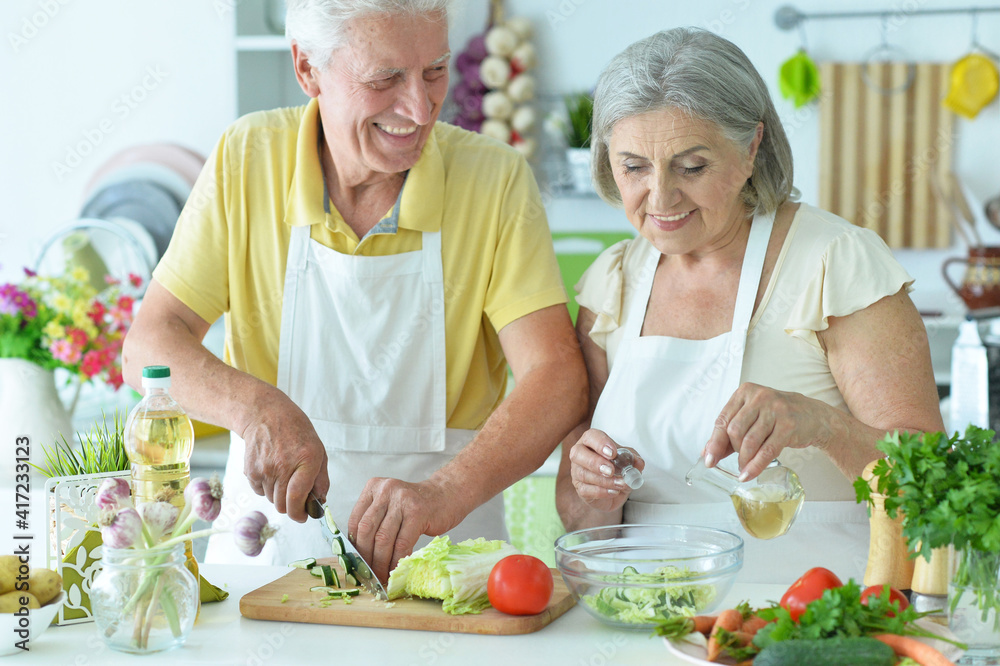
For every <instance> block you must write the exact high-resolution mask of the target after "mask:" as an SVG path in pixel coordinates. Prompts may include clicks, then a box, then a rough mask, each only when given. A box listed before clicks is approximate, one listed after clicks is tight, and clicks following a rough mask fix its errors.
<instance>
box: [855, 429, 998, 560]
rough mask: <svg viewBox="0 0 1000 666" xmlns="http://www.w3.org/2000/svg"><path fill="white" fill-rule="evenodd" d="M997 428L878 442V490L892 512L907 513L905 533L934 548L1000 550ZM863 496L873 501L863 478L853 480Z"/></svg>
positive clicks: (925, 549) (927, 551)
mask: <svg viewBox="0 0 1000 666" xmlns="http://www.w3.org/2000/svg"><path fill="white" fill-rule="evenodd" d="M993 437H994V433H993V431H992V430H983V429H981V428H977V427H976V426H971V425H970V426H969V427H968V429H967V430H966V431H965V435H964V436H960V435H959V434H958V433H957V432H956V433H955V434H954V435H953V436H952V437H951V438H950V439H948V438H946V437H945V435H944V434H943V433H939V432H932V433H922V434H921V433H905V432H904V433H900V432H896V433H894V434H892V435H887V436H886V437H885V438H883V439H882V440H881V441H880V442H879V443H878V445H877V446H878V449H879V450H880V451H882V452H883V453H885V455H886V457H885V458H883V459H882V460H880V461H878V462H877V463H876V464H875V469H874V470H873V475H874V477H875V478H876V480H877V481H876V482H877V488H878V492H879V493H881V494H883V495H885V496H886V499H885V509H886V512H887V513H888V514H889V517H890V518H895V517H896V515H897V512H899V511H902V513H903V516H904V518H903V536H905V537H906V538H907V539H909V541H910V543H911V544H919V550H918V551H917V552H918V554H920V555H923V556H924V558H926V559H928V560H929V559H930V556H931V549H933V548H939V547H941V546H947V545H949V544H953V545H954V546H955V548H956V549H963V548H965V547H966V546H968V547H971V548H973V549H975V550H979V551H984V552H990V553H997V552H1000V483H998V482H997V479H998V478H1000V445H998V444H994V443H993ZM854 489H855V492H856V494H857V498H858V501H859V502H869V503H870V502H871V499H872V498H871V489H870V488H869V486H868V484H867V483H866V482H865V481H864V480H863V479H858V480H857V481H855V482H854Z"/></svg>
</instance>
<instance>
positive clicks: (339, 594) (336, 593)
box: [324, 587, 361, 600]
mask: <svg viewBox="0 0 1000 666" xmlns="http://www.w3.org/2000/svg"><path fill="white" fill-rule="evenodd" d="M359 594H361V590H360V589H358V588H356V587H354V588H351V589H349V590H330V595H329V596H327V597H324V600H326V599H348V598H350V597H356V596H358V595H359Z"/></svg>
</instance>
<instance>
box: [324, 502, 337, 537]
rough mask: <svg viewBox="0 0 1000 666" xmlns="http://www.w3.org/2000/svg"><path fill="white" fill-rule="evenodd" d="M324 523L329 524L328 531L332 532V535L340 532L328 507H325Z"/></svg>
mask: <svg viewBox="0 0 1000 666" xmlns="http://www.w3.org/2000/svg"><path fill="white" fill-rule="evenodd" d="M325 513H326V516H325V517H326V524H327V525H329V526H330V531H331V532H333V535H334V536H337V535H338V534H340V528H339V527H337V522H336V521H335V520H334V519H333V512H332V511H330V507H326V512H325Z"/></svg>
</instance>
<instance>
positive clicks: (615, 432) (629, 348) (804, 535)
mask: <svg viewBox="0 0 1000 666" xmlns="http://www.w3.org/2000/svg"><path fill="white" fill-rule="evenodd" d="M772 226H773V216H768V217H763V216H757V217H756V218H754V221H753V224H752V225H751V230H750V237H749V239H748V241H747V249H746V253H745V255H744V259H743V268H742V270H741V274H740V283H739V290H738V292H737V297H736V306H735V309H734V312H733V328H732V331H730V332H729V333H724V334H722V335H719V336H716V337H714V338H712V339H710V340H685V339H679V338H670V337H664V336H641V335H640V333H641V331H642V323H643V319H644V316H645V312H646V303H647V302H648V300H649V294H650V292H651V290H652V285H653V276H654V274H655V272H656V266H657V264H658V262H659V259H660V253H659V251H657V250H656V248H655V247H653V246H652V245H651V244H650V243H648V242H645V241H643V244H644V251H645V253H646V257H645V261H646V262H647V263H646V270H644V271H642V272H641V274H642V280H643V282H642V283H641V284H640V285H639V286H638V288H637V289H636V290H635V292H634V301H633V303H632V304H631V305H630V307H629V316H628V318H627V319H626V321H625V322H624V324H623V328H624V330H623V337H622V341H621V345H620V347H619V349H618V353H617V355H616V356H615V362H614V366H613V367H612V369H611V373H610V375H609V377H608V382H607V384H606V385H605V387H604V391H603V392H602V393H601V398H600V400H599V401H598V404H597V407H596V409H595V411H594V418H593V421H592V427H594V428H597V429H599V430H603V431H604V432H606V433H607V434H608V435H609V436H610V437H611V438H612V439H613V440H615V441H616V442H618V443H619V444H621V445H623V446H630V447H632V448H634V449H636V450H637V451H639V453H640V454H641V455H642V457H643V459H644V460H645V461H646V468H645V470H644V472H643V476H644V478H645V483H644V484H643V486H642V487H641V488H640V489H639V490H636V491H633V492H632V493H631V495H630V496H629V499H628V501H627V502H626V503H625V507H624V518H623V520H624V522H626V523H678V524H687V525H704V526H710V527H717V528H719V529H723V530H726V531H729V532H732V533H734V534H737V535H739V536H741V537H742V538H743V540H744V545H745V550H744V566H743V570H742V572H741V573H740V580H741V581H743V582H748V583H749V582H769V583H791V582H793V581H794V580H795V579H796V578H798V577H799V576H800V575H801V574H802V573H804V572H805V571H806V570H807V569H809V568H811V567H815V566H823V567H826V568H828V569H831V570H833V571H834V572H836V573H837V574H838V575H839V576H841V577H842V579H843V580H846V579H847V578H849V577H854V578H855V579H856V580H861V578H862V575H863V574H864V569H865V564H866V562H867V557H868V516H867V512H866V510H865V508H864V507H863V506H861V505H858V504H856V503H854V502H846V501H842V502H819V501H809V491H808V488H807V489H806V502H805V504H804V505H803V507H802V510H801V511H800V513H799V515H798V518H797V519H796V522H795V524H794V525H792V527H791V529H790V530H789V531H788V533H787V534H785V535H784V536H782V537H778V538H776V539H770V540H766V541H762V540H760V539H757V538H755V537H752V536H750V535H749V534H747V532H746V531H745V530H744V529H743V527H742V525H740V523H739V520H738V519H737V517H736V511H735V509H734V508H733V505H732V503H731V502H730V501H729V499H728V498H727V497H726V496H725V494H724V493H722V492H721V491H719V490H716V489H715V488H712V487H707V488H703V487H700V486H688V485H687V484H686V483H685V481H684V475H685V474H686V473H687V470H688V469H689V468H690V467H691V465H692V464H693V463H694V462H695V461H696V460H697V458H698V455H699V454H700V453H701V451H702V449H703V448H704V446H705V443H706V442H707V441H708V438H709V436H710V435H711V432H712V428H713V426H714V423H715V419H716V417H717V416H718V415H719V412H720V411H722V408H723V407H724V406H725V404H726V402H727V401H728V400H729V398H730V397H731V396H732V394H733V392H735V391H736V389H737V388H738V387H739V385H740V380H741V371H742V367H743V352H744V347H745V344H746V339H747V332H748V330H749V325H750V319H751V317H752V315H753V305H754V300H755V298H756V294H757V287H758V285H759V283H760V276H761V272H762V268H763V265H764V255H765V254H766V252H767V244H768V239H769V238H770V235H771V228H772ZM776 362H780V360H779V359H776ZM735 463H736V458H735V456H729V457H728V458H726V459H725V460H723V461H722V463H720V464H723V465H725V466H731V465H735Z"/></svg>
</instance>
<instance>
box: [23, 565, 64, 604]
mask: <svg viewBox="0 0 1000 666" xmlns="http://www.w3.org/2000/svg"><path fill="white" fill-rule="evenodd" d="M28 589H29V590H31V593H32V594H33V595H35V598H36V599H38V603H40V604H41V605H43V606H44V605H45V604H47V603H49V602H50V601H52V600H53V599H55V598H56V597H58V596H59V595H60V593H62V576H60V575H59V574H57V573H56V572H55V571H52V570H51V569H32V570H31V575H30V576H28Z"/></svg>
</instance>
